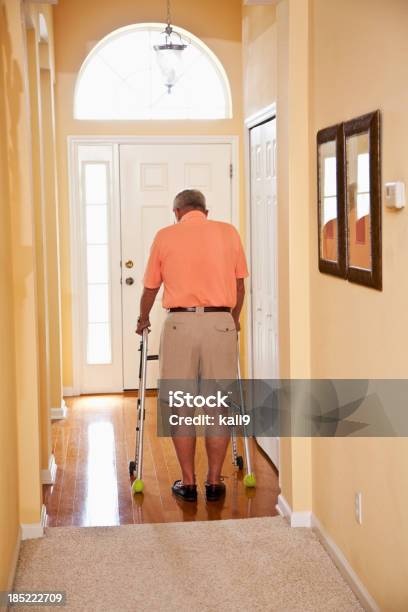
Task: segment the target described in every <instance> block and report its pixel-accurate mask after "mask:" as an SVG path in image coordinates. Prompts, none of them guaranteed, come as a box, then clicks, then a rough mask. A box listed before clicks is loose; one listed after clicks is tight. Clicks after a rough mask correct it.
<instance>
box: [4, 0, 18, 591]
mask: <svg viewBox="0 0 408 612" xmlns="http://www.w3.org/2000/svg"><path fill="white" fill-rule="evenodd" d="M7 28H8V21H7V14H6V12H5V7H4V3H3V2H2V3H0V40H2V41H6V39H7V38H6V37H7ZM3 48H4V47H3ZM2 50H3V49H2ZM0 60H1V56H0ZM5 68H6V69H7V67H6V66H4V65H3V62H1V61H0V90H3V88H4V86H5ZM7 164H8V151H7V130H6V107H5V99H4V97H3V96H0V293H1V296H2V298H1V300H0V337H1V343H0V372H1V373H2V377H3V378H2V384H1V385H0V448H1V454H2V459H1V464H0V542H1V556H0V590H3V589H6V588H7V587H8V586H9V585H8V579H9V568H10V566H11V563H12V558H13V555H14V550H15V546H16V542H17V534H18V529H19V520H18V482H17V413H16V403H17V400H16V391H15V384H16V381H15V364H14V334H13V325H14V314H13V309H14V301H13V293H12V291H10V287H11V286H12V268H11V266H10V252H11V248H12V245H11V216H10V200H9V189H8V171H7Z"/></svg>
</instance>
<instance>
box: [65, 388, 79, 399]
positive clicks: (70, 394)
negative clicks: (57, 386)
mask: <svg viewBox="0 0 408 612" xmlns="http://www.w3.org/2000/svg"><path fill="white" fill-rule="evenodd" d="M62 394H63V396H64V397H73V396H74V395H78V393H77V392H76V389H75V388H74V387H64V388H63V390H62Z"/></svg>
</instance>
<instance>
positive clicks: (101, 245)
mask: <svg viewBox="0 0 408 612" xmlns="http://www.w3.org/2000/svg"><path fill="white" fill-rule="evenodd" d="M115 151H116V150H115V147H114V146H113V145H112V144H109V145H106V144H101V145H98V144H95V145H84V146H79V147H77V148H76V156H75V164H74V168H73V174H72V179H73V190H72V193H73V196H74V201H76V205H74V206H72V218H71V223H72V232H73V235H72V241H71V249H72V253H71V258H72V264H73V271H74V270H76V271H77V273H76V274H75V273H74V281H75V282H74V298H73V299H74V300H76V303H77V304H76V312H77V317H74V321H73V323H74V351H75V352H76V353H77V355H78V356H79V357H80V359H79V360H78V372H77V380H78V382H79V386H80V388H81V391H82V392H85V393H92V392H96V391H101V392H103V391H108V390H121V389H122V369H121V358H122V330H121V304H120V296H119V295H118V292H119V290H120V232H119V217H120V210H119V203H118V195H117V185H116V184H115V181H116V182H117V176H116V174H117V172H116V173H115V159H116V158H115V154H116V153H115ZM75 279H76V280H75ZM75 283H76V286H75ZM75 344H76V345H75Z"/></svg>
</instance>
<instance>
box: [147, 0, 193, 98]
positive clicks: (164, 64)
mask: <svg viewBox="0 0 408 612" xmlns="http://www.w3.org/2000/svg"><path fill="white" fill-rule="evenodd" d="M161 34H162V36H163V43H162V44H159V45H154V50H155V51H156V57H157V62H158V64H159V67H160V70H161V71H162V73H163V76H164V79H165V86H166V87H167V92H168V93H169V94H171V91H172V89H173V87H174V85H175V83H176V81H177V76H178V74H179V72H180V69H181V64H182V52H183V51H184V49H186V47H187V45H186V44H184V43H183V40H182V38H181V36H180V34H179V33H178V32H175V31H174V30H173V28H172V26H171V13H170V0H167V27H166V29H165V30H164V31H163V32H162V33H161Z"/></svg>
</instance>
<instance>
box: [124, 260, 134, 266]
mask: <svg viewBox="0 0 408 612" xmlns="http://www.w3.org/2000/svg"><path fill="white" fill-rule="evenodd" d="M125 266H126V267H127V268H133V261H132V260H131V259H128V261H127V262H126V263H125Z"/></svg>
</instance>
